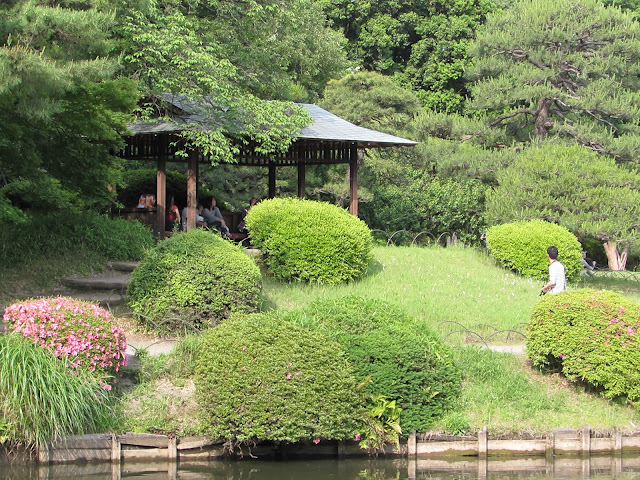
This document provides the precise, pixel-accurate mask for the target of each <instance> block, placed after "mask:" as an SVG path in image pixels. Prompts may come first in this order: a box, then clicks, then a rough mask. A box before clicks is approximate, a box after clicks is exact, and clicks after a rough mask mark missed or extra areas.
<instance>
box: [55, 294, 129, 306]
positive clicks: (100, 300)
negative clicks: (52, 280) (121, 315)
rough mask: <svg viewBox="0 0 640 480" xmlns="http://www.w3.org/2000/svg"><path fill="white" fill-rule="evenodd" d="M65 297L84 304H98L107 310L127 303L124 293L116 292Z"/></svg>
mask: <svg viewBox="0 0 640 480" xmlns="http://www.w3.org/2000/svg"><path fill="white" fill-rule="evenodd" d="M65 296H66V297H69V298H74V299H76V300H81V301H83V302H90V303H97V304H98V305H100V306H101V307H102V308H104V309H106V310H112V309H113V307H119V306H121V305H124V304H125V303H126V296H125V295H124V293H123V292H122V293H121V292H119V291H115V290H109V291H100V290H95V291H93V290H92V291H84V292H74V293H71V294H68V295H65Z"/></svg>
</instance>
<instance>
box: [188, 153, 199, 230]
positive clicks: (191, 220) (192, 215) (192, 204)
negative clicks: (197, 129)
mask: <svg viewBox="0 0 640 480" xmlns="http://www.w3.org/2000/svg"><path fill="white" fill-rule="evenodd" d="M197 172H198V151H197V150H191V151H190V152H189V168H188V169H187V231H189V230H191V229H193V228H196V207H197V202H198V201H197V199H196V184H197V181H198V173H197Z"/></svg>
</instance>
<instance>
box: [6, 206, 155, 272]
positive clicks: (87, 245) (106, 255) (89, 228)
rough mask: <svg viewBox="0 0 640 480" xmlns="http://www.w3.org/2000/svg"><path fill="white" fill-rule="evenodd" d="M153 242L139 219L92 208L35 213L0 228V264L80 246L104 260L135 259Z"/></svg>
mask: <svg viewBox="0 0 640 480" xmlns="http://www.w3.org/2000/svg"><path fill="white" fill-rule="evenodd" d="M153 243H154V240H153V236H152V234H151V231H149V229H148V228H146V227H144V226H143V225H142V224H140V223H138V222H130V221H126V220H122V219H110V218H109V217H107V216H105V215H99V214H97V213H94V212H74V211H68V212H55V213H54V212H50V213H48V214H43V213H41V214H34V215H33V216H31V218H29V220H28V221H26V222H23V223H20V224H18V225H12V226H11V228H2V229H0V268H7V267H11V266H15V265H32V264H35V263H38V262H41V261H42V258H43V257H47V256H59V255H64V254H66V253H74V252H75V253H77V252H78V251H79V250H89V251H91V252H94V253H95V254H96V256H98V257H100V258H103V259H104V260H138V259H140V258H141V257H142V256H143V254H144V251H145V249H146V248H150V247H151V246H152V245H153Z"/></svg>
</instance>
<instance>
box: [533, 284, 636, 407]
mask: <svg viewBox="0 0 640 480" xmlns="http://www.w3.org/2000/svg"><path fill="white" fill-rule="evenodd" d="M639 317H640V305H638V304H637V303H634V302H632V301H630V300H627V299H625V298H624V297H623V296H621V295H619V294H617V293H614V292H609V291H598V290H592V289H580V290H572V291H567V292H561V293H559V294H556V295H547V296H546V297H544V298H542V300H540V301H539V302H538V304H537V305H536V306H535V307H534V309H533V313H532V314H531V322H530V323H529V327H528V330H529V336H528V338H527V354H528V355H529V357H530V358H531V361H532V362H533V364H534V365H536V366H539V367H544V368H547V369H552V370H554V369H555V370H558V371H561V372H562V373H563V374H564V375H565V376H566V377H567V378H569V379H571V380H576V381H578V380H581V381H584V382H587V383H589V384H591V385H593V386H596V387H597V388H601V389H602V390H603V391H604V393H605V395H606V396H608V397H617V396H626V397H628V398H630V399H632V400H637V399H638V398H640V341H639V340H638V336H639V335H640V319H639Z"/></svg>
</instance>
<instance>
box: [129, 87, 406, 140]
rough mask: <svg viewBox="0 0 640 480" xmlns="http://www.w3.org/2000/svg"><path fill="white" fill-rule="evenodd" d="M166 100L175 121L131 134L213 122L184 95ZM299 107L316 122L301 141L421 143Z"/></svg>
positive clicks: (139, 127)
mask: <svg viewBox="0 0 640 480" xmlns="http://www.w3.org/2000/svg"><path fill="white" fill-rule="evenodd" d="M163 99H164V100H165V101H166V102H168V103H169V104H171V105H173V106H174V107H176V108H178V109H179V110H180V112H179V114H178V115H176V116H173V118H172V121H158V122H136V123H133V124H130V125H128V127H129V130H130V131H131V133H132V134H134V135H144V134H154V133H167V132H178V131H180V130H182V129H184V128H186V127H187V125H189V124H194V123H197V124H203V123H207V121H211V120H209V119H205V117H203V116H202V115H199V114H198V113H194V112H197V111H198V109H199V108H198V105H196V104H194V103H193V102H192V101H189V100H188V99H187V98H186V97H184V96H182V95H170V94H166V95H163ZM296 105H299V106H301V107H303V108H305V109H306V110H307V111H308V112H309V115H310V116H311V118H312V119H313V123H312V124H311V125H309V126H308V127H304V128H302V129H301V130H300V133H298V135H297V138H300V139H308V140H320V141H338V142H353V143H357V144H358V145H359V146H361V147H396V146H414V145H417V144H418V142H414V141H413V140H407V139H406V138H401V137H396V136H395V135H389V134H386V133H382V132H378V131H377V130H371V129H370V128H364V127H360V126H358V125H355V124H353V123H351V122H348V121H346V120H345V119H343V118H340V117H338V116H337V115H334V114H333V113H331V112H328V111H326V110H325V109H323V108H320V107H318V106H317V105H313V104H309V103H297V104H296Z"/></svg>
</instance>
